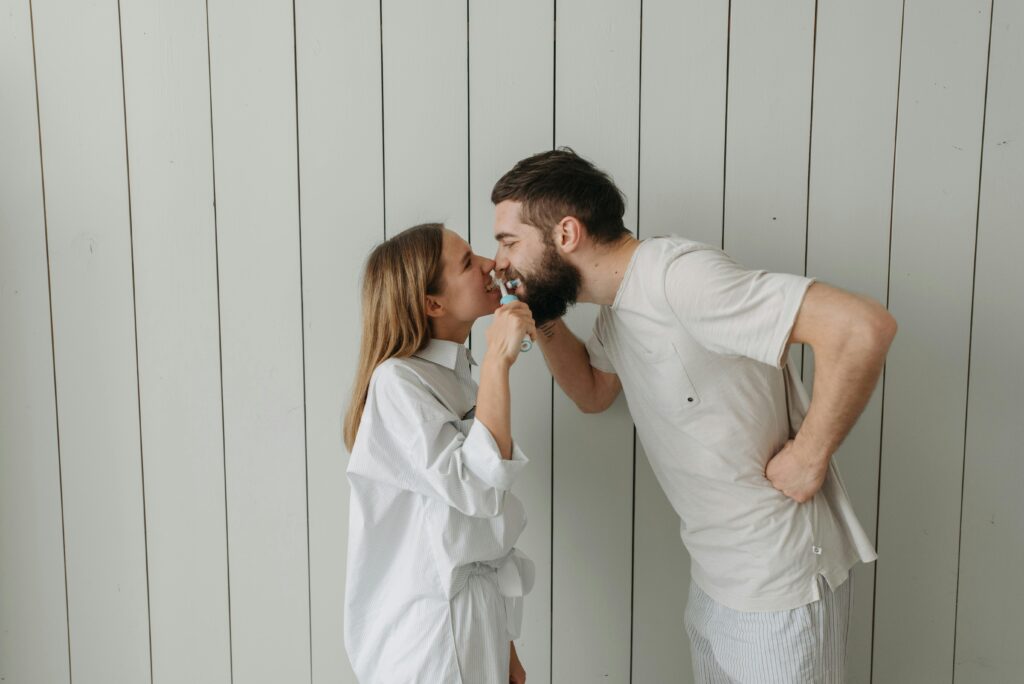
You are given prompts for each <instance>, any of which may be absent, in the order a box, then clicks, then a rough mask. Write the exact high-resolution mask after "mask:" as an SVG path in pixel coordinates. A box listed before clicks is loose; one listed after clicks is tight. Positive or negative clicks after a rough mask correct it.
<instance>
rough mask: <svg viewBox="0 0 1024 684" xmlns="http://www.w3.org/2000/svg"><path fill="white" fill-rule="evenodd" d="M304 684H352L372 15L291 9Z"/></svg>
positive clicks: (372, 201) (372, 226)
mask: <svg viewBox="0 0 1024 684" xmlns="http://www.w3.org/2000/svg"><path fill="white" fill-rule="evenodd" d="M295 10H296V33H297V55H298V57H297V58H298V70H297V71H298V97H299V108H298V117H299V118H298V121H299V173H300V178H301V183H302V192H301V202H300V205H301V209H302V266H303V279H302V281H303V309H304V312H305V351H306V435H307V440H308V445H309V536H310V540H309V545H310V548H309V553H310V589H311V596H312V600H311V606H310V610H311V619H312V622H311V624H312V649H313V655H312V658H313V666H312V669H313V681H314V682H345V683H351V684H354V683H355V681H356V680H355V675H354V674H353V673H352V670H351V666H350V665H349V663H348V658H347V657H346V655H345V648H344V598H345V548H346V544H345V540H346V538H347V535H348V500H349V490H348V483H347V481H346V479H345V468H346V467H347V465H348V455H347V453H346V452H345V446H344V444H343V443H342V439H341V420H342V416H343V415H344V412H345V410H346V409H347V406H348V402H349V392H350V391H351V386H352V380H353V376H354V374H355V364H356V359H357V357H358V354H359V324H360V322H361V318H360V305H361V302H360V286H361V283H360V275H361V273H362V268H363V264H364V262H365V260H366V256H367V254H368V253H369V252H370V250H371V249H372V248H373V246H374V244H376V243H377V242H379V241H380V240H381V239H382V238H383V236H384V186H383V162H384V157H383V152H384V150H383V140H382V137H383V134H382V131H381V83H380V73H381V72H380V69H381V66H380V5H379V3H378V2H377V1H376V0H372V1H369V0H360V2H345V3H338V2H330V1H326V0H300V1H299V2H297V3H296V7H295Z"/></svg>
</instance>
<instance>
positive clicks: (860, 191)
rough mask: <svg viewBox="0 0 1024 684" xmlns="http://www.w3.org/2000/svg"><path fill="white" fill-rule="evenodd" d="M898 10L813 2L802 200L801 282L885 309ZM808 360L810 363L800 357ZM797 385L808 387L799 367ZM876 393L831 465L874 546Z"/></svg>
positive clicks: (860, 670)
mask: <svg viewBox="0 0 1024 684" xmlns="http://www.w3.org/2000/svg"><path fill="white" fill-rule="evenodd" d="M901 19H902V5H901V4H900V3H893V2H888V1H887V0H877V1H873V2H868V3H861V4H859V5H857V6H856V7H854V6H852V5H848V4H846V3H842V2H836V1H835V0H818V19H817V40H816V42H815V70H814V114H813V122H812V134H811V166H810V169H811V171H810V173H811V175H810V187H809V197H808V229H807V241H808V244H807V273H808V275H811V276H815V277H818V278H821V279H822V280H823V281H826V282H828V283H831V284H833V285H836V286H838V287H842V288H844V289H847V290H851V291H853V292H857V293H860V294H864V295H867V296H869V297H872V298H874V299H876V300H878V301H881V302H883V303H884V302H885V301H886V295H887V290H888V279H889V277H888V276H889V274H888V268H889V259H888V255H889V218H890V210H891V204H892V164H893V146H894V140H895V135H894V134H895V128H896V98H897V87H898V80H899V56H900V26H901ZM808 359H811V357H810V356H808ZM804 371H805V373H804V380H805V382H806V383H807V384H808V385H809V386H810V385H812V384H813V368H812V366H811V364H810V363H808V364H805V367H804ZM881 411H882V384H881V382H880V383H879V386H878V388H877V389H876V391H875V393H874V395H873V397H872V399H871V401H870V402H869V404H868V406H867V408H866V409H865V410H864V413H863V414H862V415H861V417H860V419H859V420H858V422H857V424H856V425H855V426H854V428H853V430H851V432H850V434H849V435H848V436H847V438H846V441H845V442H844V443H843V446H842V447H841V448H840V449H839V451H838V452H837V454H836V455H835V458H836V460H837V463H838V465H839V467H840V469H841V471H842V474H843V479H844V481H845V484H846V488H847V490H848V492H849V494H850V498H851V500H852V502H853V506H854V509H855V510H856V512H857V517H858V519H859V520H860V522H861V524H862V525H863V526H864V528H865V529H866V530H868V533H869V534H870V535H871V536H872V537H873V536H874V531H875V523H876V520H877V508H878V460H879V449H880V443H881V417H882V416H881ZM874 576H875V565H874V564H871V565H862V564H859V565H857V566H856V567H855V568H854V570H853V607H852V614H851V625H850V636H849V640H848V644H847V649H848V650H847V671H848V675H849V680H850V681H851V682H858V683H865V684H866V683H867V682H869V681H870V680H871V629H872V618H873V609H874V605H873V604H874Z"/></svg>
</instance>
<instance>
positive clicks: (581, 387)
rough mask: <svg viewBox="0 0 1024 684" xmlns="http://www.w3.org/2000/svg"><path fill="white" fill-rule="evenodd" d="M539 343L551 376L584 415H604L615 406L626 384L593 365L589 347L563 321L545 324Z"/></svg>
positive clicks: (541, 330)
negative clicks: (623, 384) (606, 410)
mask: <svg viewBox="0 0 1024 684" xmlns="http://www.w3.org/2000/svg"><path fill="white" fill-rule="evenodd" d="M537 332H538V333H539V334H538V335H537V340H538V341H539V342H540V348H541V351H543V352H544V359H545V361H547V364H548V369H549V370H550V371H551V375H553V376H554V377H555V380H556V381H557V382H558V384H559V386H561V388H562V390H563V391H564V392H565V393H566V394H567V395H569V398H570V399H572V400H573V402H574V403H575V404H576V406H578V407H579V409H580V410H581V411H583V412H584V413H600V412H601V411H604V410H605V409H606V408H608V407H609V406H611V405H612V402H614V401H615V397H617V396H618V395H619V391H620V390H621V389H622V385H621V384H620V383H619V376H617V375H615V374H614V373H605V372H603V371H599V370H597V369H596V368H594V367H593V366H591V365H590V355H589V354H588V353H587V347H586V345H584V344H583V343H582V342H580V340H579V338H577V337H576V336H575V335H574V334H573V333H572V331H571V330H569V328H568V326H566V324H565V323H564V322H563V321H562V319H560V318H559V319H556V320H554V321H551V322H549V323H545V324H544V325H542V326H540V327H539V328H538V330H537Z"/></svg>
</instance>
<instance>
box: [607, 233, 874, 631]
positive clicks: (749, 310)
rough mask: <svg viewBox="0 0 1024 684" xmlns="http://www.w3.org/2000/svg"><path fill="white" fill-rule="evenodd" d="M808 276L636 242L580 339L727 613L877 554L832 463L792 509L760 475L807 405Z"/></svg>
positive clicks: (805, 587) (705, 584) (685, 245)
mask: <svg viewBox="0 0 1024 684" xmlns="http://www.w3.org/2000/svg"><path fill="white" fill-rule="evenodd" d="M811 283H812V280H811V279H809V278H805V277H803V276H796V275H790V274H785V273H766V272H764V271H755V270H748V269H745V268H743V267H742V266H740V265H738V264H737V263H736V262H735V261H733V260H732V259H731V258H729V257H728V256H727V255H726V254H724V253H723V252H722V251H721V250H718V249H716V248H713V247H709V246H707V245H701V244H698V243H695V242H690V241H688V240H684V239H682V238H655V239H651V240H647V241H645V242H643V243H641V244H640V245H639V246H638V247H637V249H636V251H635V252H634V254H633V257H632V260H631V261H630V264H629V267H628V269H627V271H626V273H625V275H624V276H623V279H622V283H621V285H620V286H619V290H618V292H617V294H616V297H615V301H614V302H613V303H612V305H611V306H604V307H601V311H600V314H599V315H598V319H597V322H596V324H595V326H594V334H593V336H592V337H591V339H590V341H589V342H588V343H587V348H588V352H589V354H590V363H591V365H593V366H594V367H595V368H597V369H599V370H602V371H605V372H609V373H617V374H618V376H619V379H620V381H621V382H622V388H623V392H624V394H625V396H626V400H627V402H628V404H629V410H630V413H631V414H632V416H633V421H634V422H635V423H636V429H637V434H638V436H639V437H640V440H641V442H642V443H643V445H644V449H645V451H646V452H647V457H648V459H649V460H650V462H651V468H652V469H653V470H654V474H655V475H656V476H657V478H658V482H659V483H660V484H661V486H662V488H663V489H664V490H665V494H666V495H667V497H668V500H669V501H670V502H671V504H672V506H673V507H674V508H675V510H676V512H677V513H678V514H679V516H680V519H681V525H680V533H681V536H682V540H683V543H684V544H685V545H686V548H687V550H688V551H689V553H690V559H691V574H692V577H693V579H694V581H696V582H697V584H698V585H699V586H700V587H701V588H702V589H703V590H704V591H705V592H706V593H707V594H709V595H710V596H711V597H712V598H713V599H715V600H716V601H718V602H719V603H721V604H724V605H725V606H728V607H729V608H732V609H734V610H744V611H768V610H788V609H791V608H796V607H798V606H801V605H804V604H807V603H810V602H812V601H814V600H816V599H817V598H819V594H818V583H817V577H818V575H822V576H824V577H825V579H826V580H827V581H828V583H829V585H830V586H831V587H833V588H835V587H837V586H838V585H839V584H841V583H842V582H843V581H844V580H845V579H846V577H847V574H848V571H849V568H850V567H851V566H852V565H853V564H854V563H856V562H857V561H865V562H867V561H872V560H874V559H875V558H876V556H875V551H874V548H872V545H871V541H870V539H869V538H868V536H867V535H866V534H865V532H864V530H863V529H862V528H861V526H860V523H858V522H857V517H856V516H855V515H854V512H853V507H852V505H851V504H850V500H849V498H848V497H847V495H846V491H845V489H844V488H843V484H842V481H841V480H840V478H839V472H838V470H837V469H836V467H835V464H834V463H833V464H832V465H831V467H830V469H829V473H828V475H827V477H826V479H825V484H824V486H823V487H822V489H821V491H819V492H818V494H817V495H815V497H814V498H813V499H812V500H811V501H808V502H807V503H803V504H798V503H796V502H795V501H793V500H792V499H790V498H788V497H786V496H785V495H784V494H782V493H781V492H779V491H777V490H776V489H775V488H774V487H772V484H771V482H769V481H768V479H767V478H766V477H765V466H766V465H767V463H768V460H769V459H770V458H771V457H772V456H774V455H775V454H776V453H778V451H779V450H780V449H781V448H782V447H783V446H784V445H785V443H786V440H787V439H789V438H790V437H791V436H792V435H794V434H795V433H796V430H798V429H799V428H800V424H801V422H802V420H803V417H804V415H805V414H806V411H807V406H808V399H807V395H806V392H805V391H804V388H803V385H802V384H801V383H800V381H799V379H798V378H797V377H796V375H795V374H794V373H793V370H792V368H789V367H788V366H787V367H785V368H783V369H781V370H780V367H781V366H783V364H784V362H785V358H786V349H787V346H788V340H789V335H790V332H791V330H792V327H793V323H794V321H795V320H796V315H797V312H798V311H799V309H800V305H801V302H802V301H803V297H804V294H805V293H806V291H807V289H808V287H810V285H811Z"/></svg>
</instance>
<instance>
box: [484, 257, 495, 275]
mask: <svg viewBox="0 0 1024 684" xmlns="http://www.w3.org/2000/svg"><path fill="white" fill-rule="evenodd" d="M496 265H497V264H496V263H495V261H494V259H484V260H483V269H484V273H490V272H491V271H493V270H494V268H495V266H496Z"/></svg>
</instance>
